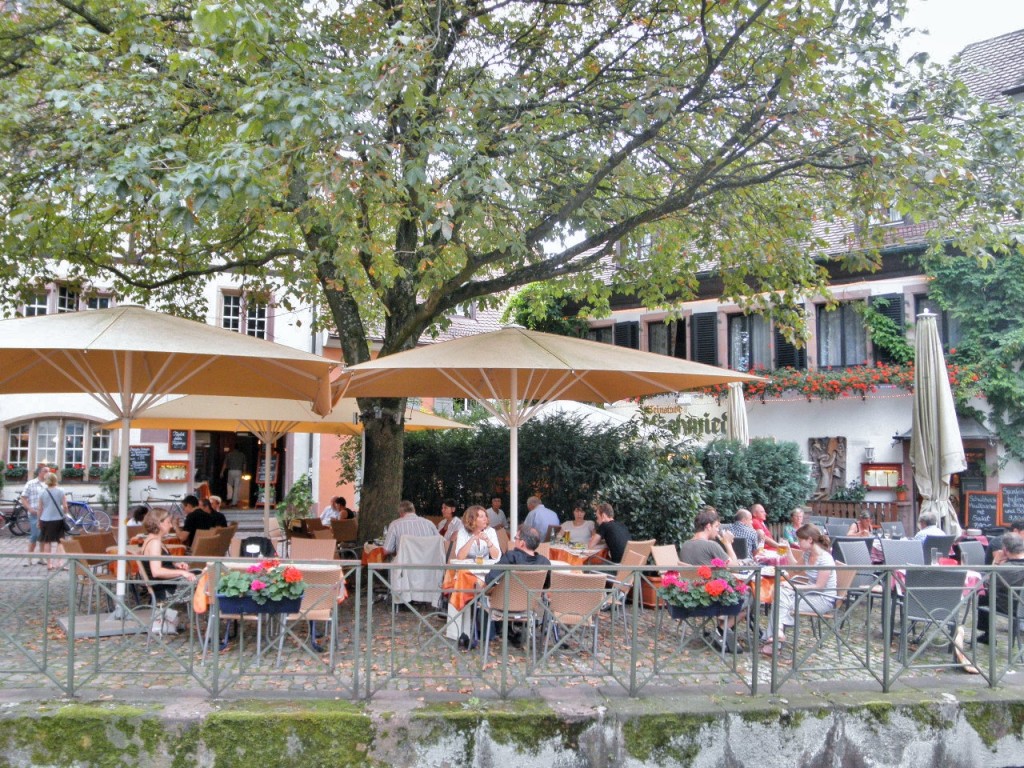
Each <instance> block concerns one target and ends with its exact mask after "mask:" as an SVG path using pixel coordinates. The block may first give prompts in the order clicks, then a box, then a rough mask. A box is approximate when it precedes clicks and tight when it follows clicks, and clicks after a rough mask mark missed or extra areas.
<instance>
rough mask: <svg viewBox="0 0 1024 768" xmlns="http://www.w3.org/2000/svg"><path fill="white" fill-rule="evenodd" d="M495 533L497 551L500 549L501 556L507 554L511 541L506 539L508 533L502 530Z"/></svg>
mask: <svg viewBox="0 0 1024 768" xmlns="http://www.w3.org/2000/svg"><path fill="white" fill-rule="evenodd" d="M495 533H497V534H498V549H500V550H501V551H502V553H503V554H504V553H505V552H508V547H509V544H510V543H511V540H510V539H509V537H508V531H506V530H505V529H504V528H499V529H498V530H497V531H495Z"/></svg>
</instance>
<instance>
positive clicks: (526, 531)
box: [484, 528, 551, 647]
mask: <svg viewBox="0 0 1024 768" xmlns="http://www.w3.org/2000/svg"><path fill="white" fill-rule="evenodd" d="M538 546H540V536H539V535H538V533H537V529H536V528H520V529H519V531H518V532H517V533H516V538H515V541H513V543H512V546H511V547H509V549H508V552H506V553H505V554H503V555H502V556H501V557H500V558H498V562H496V563H495V566H499V565H535V566H538V567H549V566H550V565H551V561H550V560H548V559H547V558H546V557H544V555H538V554H537V547H538ZM504 573H505V571H503V570H501V569H500V568H497V567H495V568H492V569H491V570H490V571H488V572H487V576H486V577H485V578H484V584H485V585H486V587H489V586H491V585H492V584H496V583H497V582H498V580H499V579H500V578H501V577H502V574H504ZM550 582H551V572H550V571H549V572H548V576H547V578H546V579H544V589H547V588H548V587H549V586H550ZM486 587H485V589H486ZM497 635H498V632H497V631H496V630H495V629H494V628H492V630H491V632H490V633H489V635H488V637H496V636H497ZM509 642H510V643H511V644H512V645H514V646H516V647H522V645H523V634H522V630H521V629H520V628H519V627H518V626H515V624H513V627H512V629H510V630H509Z"/></svg>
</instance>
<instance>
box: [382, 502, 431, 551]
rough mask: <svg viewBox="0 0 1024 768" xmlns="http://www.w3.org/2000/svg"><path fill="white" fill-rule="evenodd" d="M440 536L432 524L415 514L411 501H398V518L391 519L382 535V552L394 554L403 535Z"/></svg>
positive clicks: (414, 507)
mask: <svg viewBox="0 0 1024 768" xmlns="http://www.w3.org/2000/svg"><path fill="white" fill-rule="evenodd" d="M406 535H408V536H440V535H441V534H439V533H438V532H437V528H435V527H434V524H433V523H432V522H430V521H429V520H427V519H426V518H425V517H420V516H419V515H417V514H416V506H415V505H414V504H413V503H412V502H411V501H400V502H398V519H397V520H392V521H391V524H390V525H389V526H388V530H387V532H386V533H385V535H384V553H385V554H386V555H389V556H394V554H395V553H396V552H397V551H398V543H399V541H401V539H402V537H403V536H406Z"/></svg>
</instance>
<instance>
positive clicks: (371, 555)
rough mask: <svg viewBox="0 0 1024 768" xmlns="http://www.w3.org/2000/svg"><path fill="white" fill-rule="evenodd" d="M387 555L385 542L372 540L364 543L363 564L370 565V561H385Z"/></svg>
mask: <svg viewBox="0 0 1024 768" xmlns="http://www.w3.org/2000/svg"><path fill="white" fill-rule="evenodd" d="M385 557H386V555H385V552H384V545H383V544H377V543H376V542H372V541H368V542H366V543H365V544H363V554H362V557H361V558H360V560H361V561H362V563H363V565H369V564H370V563H383V562H384V560H385Z"/></svg>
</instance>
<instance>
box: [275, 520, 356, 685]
mask: <svg viewBox="0 0 1024 768" xmlns="http://www.w3.org/2000/svg"><path fill="white" fill-rule="evenodd" d="M298 541H301V539H299V540H298ZM301 570H302V578H303V580H304V581H305V582H306V591H305V592H303V593H302V603H301V604H300V606H299V611H298V613H290V614H288V615H287V616H283V617H282V619H283V624H282V626H281V633H280V635H279V637H278V642H277V666H278V667H280V666H281V651H282V650H283V649H284V639H285V636H286V635H288V636H291V637H292V638H293V639H294V640H296V641H297V642H298V643H299V644H300V645H301V646H303V647H305V644H304V643H303V642H302V641H301V639H300V638H299V637H298V636H297V635H296V634H295V632H294V631H293V629H292V627H291V626H290V625H291V624H292V623H293V622H296V621H300V620H302V621H308V622H309V648H310V650H312V651H313V652H315V653H320V652H322V651H323V650H324V649H323V648H321V647H320V646H319V645H318V644H317V641H316V640H317V636H316V622H318V621H322V622H324V623H325V624H329V625H330V627H331V628H330V630H329V633H328V630H326V629H325V631H324V637H327V638H328V645H327V649H328V650H329V651H330V654H331V656H330V665H331V666H332V667H333V666H334V652H335V650H336V649H337V645H338V643H337V637H338V626H337V619H338V602H339V601H340V600H341V598H342V596H343V595H344V591H343V585H344V583H345V570H344V569H343V568H342V567H341V565H330V564H323V565H307V566H302V568H301Z"/></svg>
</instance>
